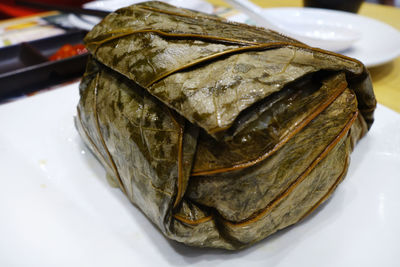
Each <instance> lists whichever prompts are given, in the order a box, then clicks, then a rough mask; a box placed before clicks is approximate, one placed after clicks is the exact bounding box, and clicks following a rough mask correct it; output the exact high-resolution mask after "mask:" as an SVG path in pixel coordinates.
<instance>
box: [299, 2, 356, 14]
mask: <svg viewBox="0 0 400 267" xmlns="http://www.w3.org/2000/svg"><path fill="white" fill-rule="evenodd" d="M303 2H304V6H306V7H317V8H329V9H336V10H342V11H348V12H353V13H357V12H358V10H359V8H360V6H361V4H362V3H363V2H364V0H304V1H303Z"/></svg>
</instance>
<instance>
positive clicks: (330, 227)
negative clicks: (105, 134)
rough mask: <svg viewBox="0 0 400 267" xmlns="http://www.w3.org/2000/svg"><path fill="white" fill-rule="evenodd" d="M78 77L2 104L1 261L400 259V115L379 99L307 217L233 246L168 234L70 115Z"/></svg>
mask: <svg viewBox="0 0 400 267" xmlns="http://www.w3.org/2000/svg"><path fill="white" fill-rule="evenodd" d="M77 102H78V84H77V83H75V84H71V85H69V86H66V87H64V88H60V89H55V90H53V91H49V92H46V93H42V94H39V95H36V96H32V97H29V98H25V99H22V100H18V101H16V102H13V103H8V104H3V105H0V125H1V131H0V151H1V153H0V166H1V168H0V216H1V219H0V237H1V238H0V266H29V267H32V266H40V267H47V266H48V267H50V266H51V267H53V266H68V267H70V266H96V267H101V266H107V267H109V266H130V267H131V266H187V265H191V266H207V267H210V266H229V267H234V266H240V267H243V266H252V267H253V266H262V267H265V266H278V265H279V266H281V267H282V266H290V267H292V266H335V267H337V266H341V267H343V266H363V267H367V266H373V267H376V266H385V267H388V266H393V267H394V266H400V257H399V254H398V252H399V238H400V227H399V225H400V194H399V193H398V191H399V188H400V134H399V133H400V115H399V114H397V113H395V112H393V111H391V110H389V109H387V108H385V107H383V106H380V105H378V109H377V112H376V122H375V124H374V125H373V127H372V129H371V131H370V132H369V133H368V135H367V137H366V138H364V139H363V140H362V141H361V142H360V143H359V144H358V146H357V147H356V149H355V151H354V153H353V154H352V162H351V164H350V169H349V172H348V174H347V177H346V179H345V180H344V181H343V183H342V184H341V185H340V186H339V188H338V189H337V191H336V192H335V193H334V194H333V197H332V198H331V199H330V200H329V201H327V203H326V204H325V205H323V206H321V207H320V208H318V210H317V211H316V212H314V214H312V215H311V216H310V217H309V218H307V219H306V220H305V221H303V222H302V223H300V224H297V225H296V226H294V227H290V228H288V229H286V230H283V231H280V232H278V233H277V234H275V235H273V236H271V237H269V238H267V239H266V240H264V241H262V242H260V243H258V244H256V245H254V246H253V247H251V248H249V249H246V250H243V251H238V252H227V251H222V250H213V249H197V248H190V247H186V246H184V245H181V244H178V243H176V242H173V241H168V240H167V239H166V238H164V237H163V235H162V234H161V233H160V232H159V231H158V230H157V229H156V228H155V227H154V226H153V225H152V224H151V223H149V221H148V220H147V219H146V218H145V217H144V215H143V214H142V213H141V212H140V211H138V209H137V208H135V207H134V206H133V205H132V204H131V203H130V202H129V201H128V200H127V198H126V197H125V196H124V195H123V194H122V193H121V192H120V190H118V189H116V188H112V187H110V186H109V185H108V183H107V182H106V178H105V172H104V170H103V168H102V167H101V166H100V164H99V163H98V162H97V160H96V159H95V158H94V156H92V154H90V153H88V150H87V148H86V147H85V146H84V145H83V143H82V142H81V140H80V138H79V136H78V134H77V132H76V130H75V128H74V123H73V116H74V115H75V114H76V104H77Z"/></svg>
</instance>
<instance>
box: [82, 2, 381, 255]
mask: <svg viewBox="0 0 400 267" xmlns="http://www.w3.org/2000/svg"><path fill="white" fill-rule="evenodd" d="M85 44H86V46H87V48H88V50H89V51H90V53H91V55H92V57H91V59H90V60H89V63H88V66H87V71H86V73H85V75H84V77H83V79H82V82H81V85H80V94H81V99H80V102H79V104H78V114H77V117H76V125H77V128H78V130H79V133H80V134H81V136H82V138H83V139H84V140H85V142H86V144H87V145H88V146H89V147H90V148H91V150H92V151H93V152H94V154H95V155H96V156H97V157H98V158H99V160H100V161H101V163H102V164H103V165H104V167H105V168H106V170H107V172H108V173H109V174H110V176H111V177H112V179H113V180H114V182H115V183H116V184H117V185H118V186H119V187H120V188H121V190H123V192H124V193H125V194H126V195H127V197H128V198H129V199H130V200H131V201H132V203H134V204H135V205H136V206H138V207H139V208H140V209H141V210H142V211H143V213H144V214H145V215H146V216H147V217H148V218H149V219H150V220H151V221H152V222H153V223H154V224H155V225H156V226H157V227H158V228H159V229H160V230H161V231H162V233H163V234H164V235H166V236H167V237H168V238H171V239H174V240H177V241H179V242H183V243H186V244H188V245H192V246H200V247H217V248H225V249H239V248H243V247H246V246H249V245H250V244H253V243H255V242H257V241H259V240H261V239H263V238H265V237H267V236H268V235H270V234H272V233H274V232H276V231H277V230H279V229H282V228H285V227H287V226H289V225H292V224H294V223H296V222H298V221H299V220H301V219H303V218H304V217H306V216H307V215H308V214H310V213H311V212H312V211H313V210H314V209H315V208H316V207H318V206H319V205H320V204H321V203H322V202H324V201H325V200H326V199H327V198H328V197H329V196H330V195H331V194H332V192H333V191H334V190H335V188H336V187H337V186H338V184H339V183H340V182H341V181H342V179H343V178H344V176H345V174H346V171H347V168H348V164H349V154H350V153H351V151H352V149H353V147H354V145H355V144H356V142H357V141H358V140H359V139H360V138H361V137H362V136H364V135H365V134H366V132H367V131H368V129H369V127H370V126H371V124H372V122H373V112H374V109H375V106H376V101H375V97H374V94H373V90H372V86H371V81H370V77H369V74H368V72H367V70H366V69H365V67H364V66H363V64H362V63H360V62H359V61H357V60H355V59H352V58H348V57H345V56H342V55H339V54H335V53H332V52H328V51H324V50H321V49H318V48H311V47H309V46H307V45H305V44H303V43H300V42H298V41H296V40H293V39H291V38H288V37H285V36H282V35H280V34H278V33H276V32H273V31H270V30H267V29H263V28H257V27H252V26H248V25H244V24H240V23H232V22H227V21H225V20H224V19H221V18H218V17H215V16H211V15H207V14H202V13H197V12H194V11H190V10H184V9H180V8H176V7H173V6H170V5H167V4H164V3H160V2H146V3H141V4H137V5H133V6H129V7H126V8H122V9H119V10H117V11H116V12H113V13H111V14H110V15H108V16H107V17H106V18H105V19H103V21H102V22H101V23H99V24H98V25H96V26H95V27H94V28H93V30H92V31H91V32H89V34H88V35H87V36H86V38H85Z"/></svg>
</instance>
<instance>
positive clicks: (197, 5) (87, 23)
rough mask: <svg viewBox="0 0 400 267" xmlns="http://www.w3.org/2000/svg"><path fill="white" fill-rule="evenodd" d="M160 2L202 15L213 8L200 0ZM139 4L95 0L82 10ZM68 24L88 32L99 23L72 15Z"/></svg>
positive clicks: (137, 0)
mask: <svg viewBox="0 0 400 267" xmlns="http://www.w3.org/2000/svg"><path fill="white" fill-rule="evenodd" d="M158 1H161V2H165V3H168V4H170V5H174V6H178V7H182V8H188V9H192V10H196V11H200V12H203V13H212V12H213V9H214V8H213V6H212V5H211V4H210V3H208V2H206V1H202V0H190V1H188V0H158ZM140 2H144V0H97V1H92V2H88V3H85V4H83V7H84V8H88V9H97V10H103V11H110V12H112V11H115V10H117V9H119V8H122V7H126V6H129V5H133V4H137V3H140ZM68 20H69V22H70V23H71V24H72V25H74V26H75V27H78V28H80V29H84V30H87V31H90V30H91V29H92V28H93V26H94V25H96V24H97V23H99V22H100V20H101V19H100V18H98V17H95V16H86V15H81V16H78V15H74V14H70V15H69V16H68Z"/></svg>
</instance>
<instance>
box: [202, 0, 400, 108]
mask: <svg viewBox="0 0 400 267" xmlns="http://www.w3.org/2000/svg"><path fill="white" fill-rule="evenodd" d="M208 1H209V2H210V3H213V4H215V5H220V6H228V5H227V4H226V3H225V2H224V1H223V0H208ZM253 2H254V3H255V4H257V5H259V6H261V7H264V8H268V7H301V6H303V1H301V0H284V1H282V0H268V1H263V0H253ZM358 14H360V15H363V16H366V17H370V18H373V19H377V20H380V21H382V22H385V23H387V24H389V25H391V26H392V27H394V28H396V29H398V30H400V8H396V7H391V6H384V5H378V4H371V3H363V4H362V6H361V8H360V11H359V12H358ZM369 71H370V73H371V76H372V82H373V86H374V91H375V95H376V98H377V100H378V103H380V104H382V105H384V106H386V107H389V108H391V109H393V110H395V111H397V112H399V113H400V57H398V58H397V59H395V60H393V61H391V62H390V63H387V64H384V65H381V66H378V67H374V68H370V69H369Z"/></svg>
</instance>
